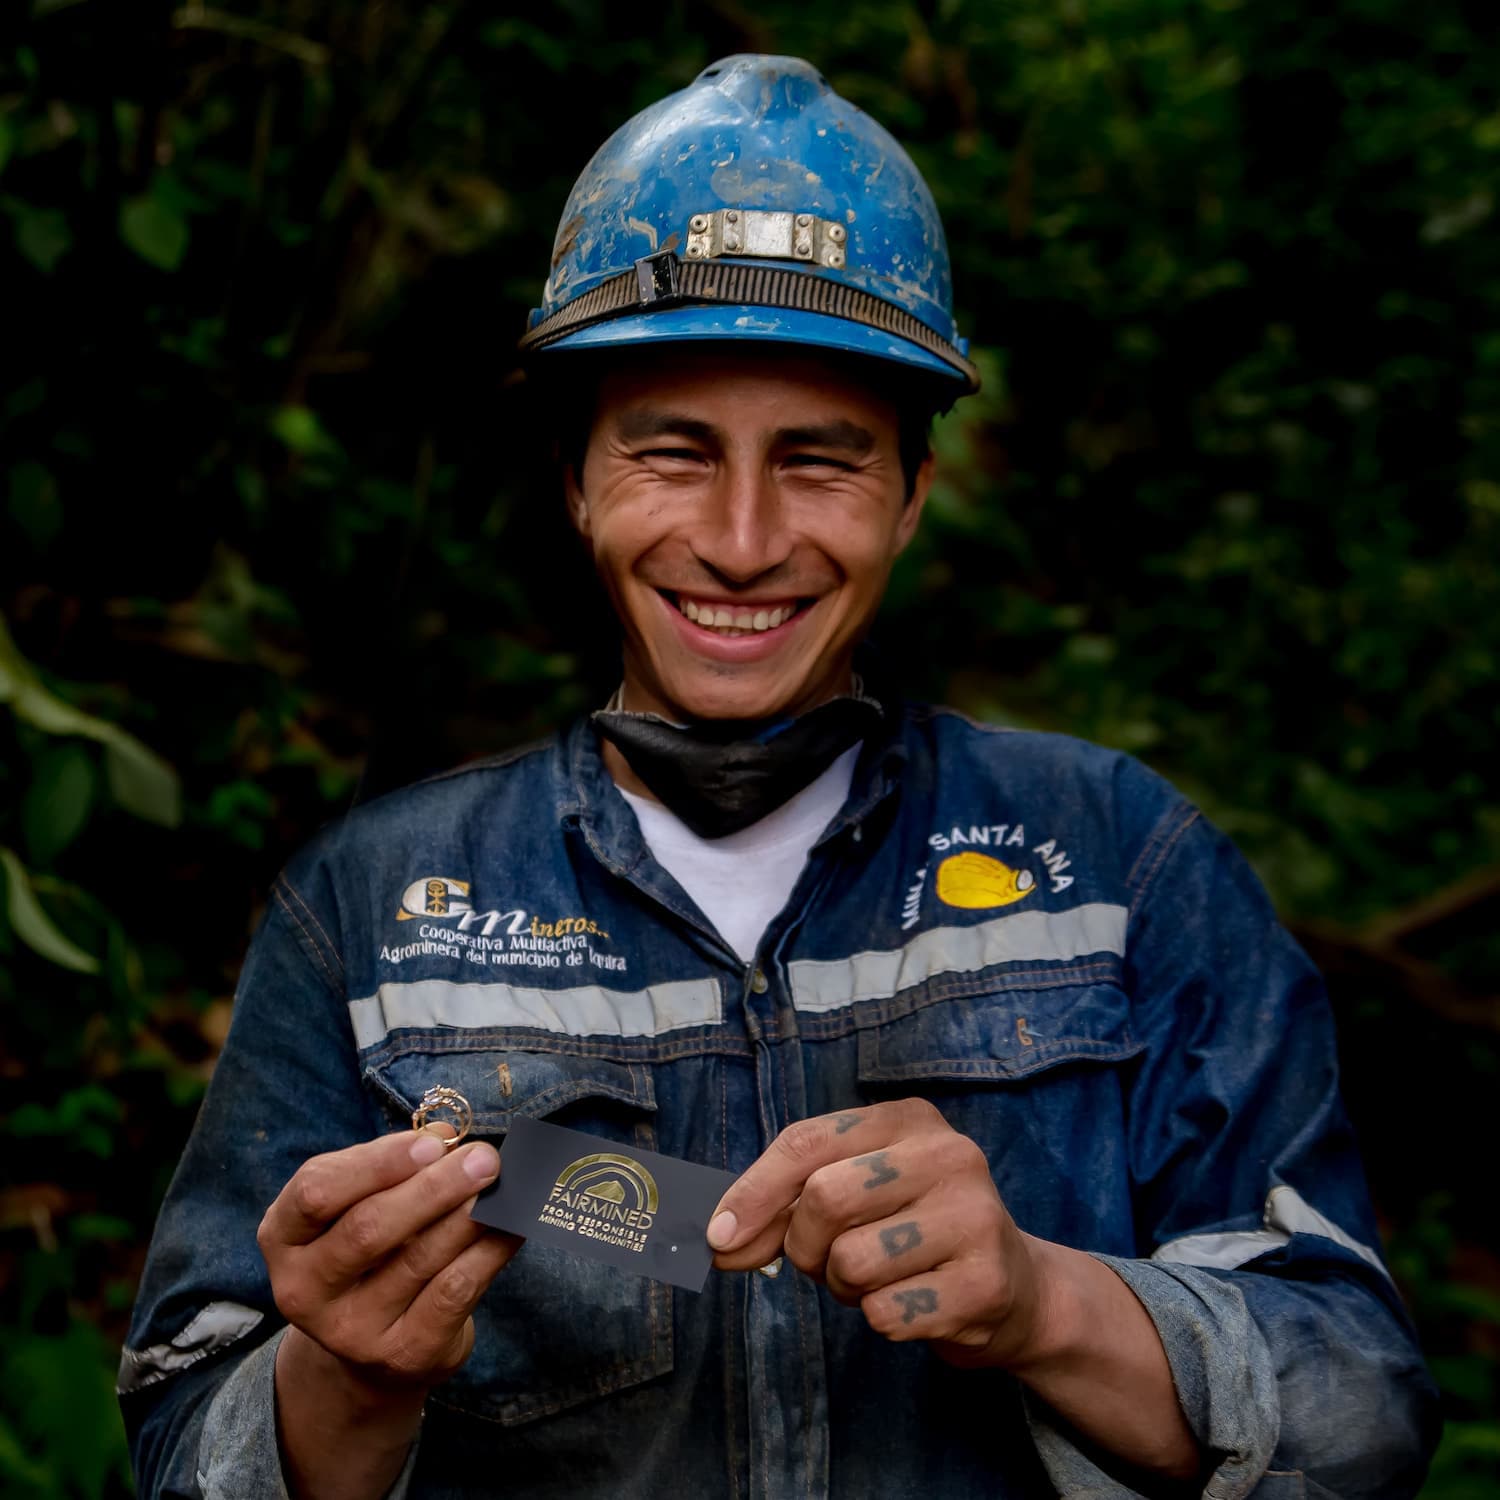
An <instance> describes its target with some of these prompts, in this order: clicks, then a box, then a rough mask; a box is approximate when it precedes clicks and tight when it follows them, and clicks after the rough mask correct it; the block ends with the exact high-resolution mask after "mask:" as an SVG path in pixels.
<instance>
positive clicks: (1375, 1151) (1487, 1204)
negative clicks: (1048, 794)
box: [0, 0, 1500, 1500]
mask: <svg viewBox="0 0 1500 1500" xmlns="http://www.w3.org/2000/svg"><path fill="white" fill-rule="evenodd" d="M25 9H26V7H25V5H24V4H19V5H14V6H12V7H11V11H12V14H10V15H8V16H7V17H6V19H7V21H12V20H18V21H20V22H21V23H22V24H21V33H20V35H19V37H17V36H16V35H15V33H14V32H12V33H11V35H12V41H10V42H5V43H4V44H3V46H4V50H3V52H0V309H3V313H4V317H3V323H0V424H3V426H0V627H4V628H0V872H3V873H0V885H3V892H4V895H3V901H0V1142H3V1144H4V1148H5V1150H4V1166H3V1169H0V1170H3V1176H0V1184H3V1185H0V1316H3V1331H0V1412H3V1415H0V1490H3V1492H4V1493H5V1494H7V1495H12V1494H13V1495H16V1496H18V1497H19V1496H26V1497H30V1496H36V1497H41V1496H46V1497H74V1496H77V1497H97V1496H101V1495H113V1494H121V1493H124V1492H125V1490H126V1488H127V1486H128V1476H127V1472H126V1463H125V1459H124V1456H123V1441H122V1437H121V1434H120V1429H119V1424H118V1419H117V1417H116V1415H115V1413H114V1409H113V1404H112V1396H111V1390H110V1388H111V1371H112V1366H113V1362H114V1358H115V1352H116V1350H117V1347H118V1344H119V1342H120V1339H121V1335H122V1331H123V1324H124V1318H125V1315H126V1312H127V1309H128V1306H129V1303H130V1300H131V1296H132V1293H133V1287H134V1280H135V1277H136V1275H137V1274H138V1270H139V1266H140V1263H141V1259H142V1256H143V1254H144V1247H145V1243H146V1239H147V1237H148V1234H149V1228H150V1224H151V1221H152V1217H153V1212H154V1206H155V1203H156V1201H157V1200H158V1198H159V1195H160V1194H161V1192H162V1191H163V1190H164V1188H165V1185H166V1181H167V1178H168V1176H169V1174H170V1171H171V1168H172V1164H173V1162H174V1160H175V1156H176V1153H177V1151H178V1150H179V1148H180V1145H181V1142H182V1140H183V1138H184V1136H185V1133H186V1131H187V1129H188V1126H189V1124H190V1121H191V1117H192V1111H193V1109H194V1106H195V1104H196V1101H197V1099H198V1098H199V1096H200V1094H201V1091H202V1088H203V1085H204V1082H205V1080H206V1078H207V1075H208V1073H209V1071H210V1069H211V1066H212V1060H213V1057H214V1055H215V1050H216V1047H217V1045H218V1043H219V1041H220V1039H221V1038H222V1035H223V1031H224V1026H225V1022H226V1016H227V1011H228V1007H229V998H228V997H229V995H230V994H231V991H232V988H233V983H234V975H235V970H236V967H237V964H238V960H239V958H240V956H241V954H242V952H243V949H244V945H245V943H246V941H247V938H248V934H249V932H250V930H251V928H252V925H253V922H254V920H255V917H256V915H257V912H258V909H259V905H260V902H261V901H262V899H263V896H264V892H265V890H266V888H267V886H268V884H269V881H270V879H271V877H272V875H273V874H274V872H275V870H276V868H277V867H278V865H279V864H280V862H281V861H282V860H283V859H284V858H285V857H286V856H287V854H288V853H289V852H290V851H291V849H292V848H294V847H295V846H296V845H297V844H298V843H299V842H300V841H301V840H302V839H303V838H304V837H305V836H306V835H307V834H308V833H309V832H311V830H312V829H313V828H314V827H316V826H317V825H318V824H319V823H320V822H321V821H323V820H325V819H326V818H328V817H330V816H333V815H336V814H337V813H338V812H339V811H340V810H341V809H343V808H345V807H347V806H348V805H349V803H350V801H351V799H353V798H354V797H356V796H359V795H369V794H371V793H372V792H374V791H378V790H381V789H384V788H386V787H389V786H392V785H395V784H397V783H399V782H401V781H403V780H406V779H409V778H410V777H412V776H415V775H419V774H421V773H423V772H425V771H428V770H432V769H435V768H437V767H439V766H441V765H443V764H447V763H451V762H452V761H455V760H457V759H460V758H463V757H465V756H468V755H472V754H475V753H479V752H483V751H487V750H490V749H493V748H495V747H497V746H499V745H502V744H505V743H509V742H512V741H515V740H518V739H521V738H524V737H529V736H531V735H533V734H534V733H536V732H537V731H538V730H539V729H542V728H544V727H546V726H548V725H550V724H551V723H554V722H556V721H557V720H558V719H560V718H561V717H563V716H566V715H568V714H571V713H573V712H575V711H577V710H578V709H580V708H582V707H584V706H585V705H588V704H591V703H593V702H595V701H598V698H599V697H600V696H601V695H602V693H603V692H604V691H605V690H607V687H608V685H609V681H610V672H611V661H610V652H609V649H608V646H607V643H608V621H607V617H605V616H604V615H603V614H602V613H601V606H600V605H599V603H598V602H597V601H596V600H595V599H594V598H593V596H592V595H591V594H590V592H589V588H588V583H587V580H586V579H585V578H584V577H583V575H582V573H581V571H580V567H579V560H578V558H577V556H576V555H575V550H574V548H573V547H572V546H571V545H570V543H569V541H568V538H567V537H566V535H565V534H564V531H563V529H562V526H561V524H560V521H559V518H558V516H557V513H556V506H555V503H554V497H553V494H552V489H551V486H550V484H549V481H548V479H547V476H546V473H545V469H544V467H543V466H542V464H541V462H540V456H539V455H538V454H537V453H536V452H535V444H534V441H533V439H532V437H531V430H532V429H531V427H530V425H529V424H528V423H527V421H526V419H525V412H524V404H523V403H521V402H520V401H519V400H518V399H517V397H516V393H515V391H514V390H513V389H512V388H511V387H512V385H513V382H512V377H511V355H510V350H511V346H512V344H513V341H514V339H515V337H516V334H517V332H518V330H519V329H520V327H521V326H522V323H523V319H524V314H525V310H526V308H527V307H528V306H530V305H531V304H532V303H533V302H534V301H535V300H536V299H537V296H538V292H539V287H540V283H541V280H542V277H543V274H544V272H545V268H546V264H547V259H548V253H549V249H550V242H551V236H552V230H553V227H554V224H555V222H556V216H557V213H558V210H559V208H560V206H561V204H562V201H563V198H564V196H565V194H566V192H567V189H568V187H569V186H570V185H571V181H572V178H573V176H574V175H575V174H576V172H577V171H578V170H579V168H581V166H582V165H583V163H584V162H585V161H586V160H587V158H588V156H589V155H590V153H591V152H592V150H593V149H594V147H595V146H596V145H597V144H598V143H599V142H600V141H601V140H602V139H603V137H604V136H605V134H607V133H608V131H609V130H611V129H613V128H614V126H615V125H617V124H618V123H619V122H620V121H621V120H622V119H623V118H624V117H625V116H626V115H627V114H628V113H630V112H631V111H632V110H633V109H635V108H637V107H640V106H642V105H644V104H645V103H647V102H649V101H651V100H652V99H654V98H656V97H657V96H659V95H660V94H661V93H662V92H664V91H665V90H666V89H668V88H669V87H673V86H677V85H680V84H682V83H685V82H687V81H688V80H689V79H691V78H692V76H693V75H694V74H695V73H696V72H697V71H698V70H699V69H700V68H701V67H702V66H703V65H704V64H706V63H707V62H708V61H710V60H711V59H712V58H714V57H715V56H718V55H722V54H724V53H728V52H733V51H739V50H772V51H776V50H780V51H787V52H794V53H799V54H802V55H806V56H808V57H811V58H812V59H814V60H815V61H816V62H817V63H818V64H819V65H820V66H821V67H822V68H823V69H824V71H825V72H826V73H827V74H828V76H829V78H830V79H831V80H832V81H833V83H834V84H835V86H836V87H838V88H839V89H840V90H841V91H842V92H843V93H845V94H846V95H847V96H849V97H850V98H852V99H854V100H856V101H857V102H859V103H861V104H862V105H864V106H865V107H867V108H868V109H869V110H871V111H872V112H873V113H874V114H875V115H876V116H877V117H879V118H880V119H882V120H883V121H884V122H885V123H887V124H888V125H889V126H890V127H891V128H892V129H893V130H894V131H895V132H896V133H897V135H898V136H900V137H901V138H902V139H903V140H905V141H906V142H908V143H909V144H910V146H911V148H912V150H913V152H914V154H915V155H916V156H917V158H918V160H919V162H920V163H921V165H922V166H923V168H924V170H925V171H926V172H927V175H928V179H929V181H930V182H931V183H932V185H933V187H934V189H935V191H936V193H937V196H938V198H939V200H940V203H941V205H942V207H943V210H944V214H945V217H946V220H947V222H948V225H949V230H950V237H951V239H952V241H953V248H954V254H955V260H956V280H957V285H958V289H959V300H960V304H961V308H962V313H963V324H964V326H965V328H966V330H967V331H968V332H969V333H971V334H972V336H973V338H974V340H975V343H976V346H977V348H978V350H979V351H980V357H981V359H982V361H983V363H984V367H985V371H986V375H987V384H986V389H985V392H984V394H983V395H982V396H981V397H980V398H978V399H977V400H975V401H972V402H969V403H967V404H966V405H965V406H964V407H963V408H961V410H960V412H959V413H958V414H957V415H956V416H954V417H953V418H951V419H949V420H947V421H946V422H944V423H943V424H942V425H941V427H940V429H939V434H938V444H939V449H940V453H941V456H942V458H943V459H944V461H945V464H946V471H945V477H944V478H943V480H942V482H941V485H940V487H939V489H938V491H937V493H936V495H935V498H934V503H933V505H932V507H931V515H930V521H929V522H928V524H927V525H926V527H925V530H924V532H923V535H922V536H921V538H920V540H919V542H918V544H917V546H916V547H915V548H914V549H913V551H912V553H911V555H910V556H909V557H908V558H907V559H906V560H905V561H904V562H903V565H902V568H901V571H900V573H899V576H898V579H897V581H896V586H895V589H894V592H893V596H892V598H891V601H890V607H889V609H888V612H887V616H886V622H885V625H884V627H883V633H882V634H883V640H884V644H885V649H886V651H887V653H888V654H889V655H890V656H891V657H892V658H893V660H894V662H895V664H896V665H897V666H898V667H899V668H900V670H902V671H903V672H905V673H906V675H907V677H908V679H909V680H910V682H911V684H912V687H913V690H914V691H916V692H919V693H925V694H929V695H933V696H939V697H945V698H947V699H949V700H950V701H953V700H956V701H958V702H960V703H963V704H964V705H966V706H968V707H970V708H973V709H976V710H978V711H979V712H982V713H985V714H988V715H990V716H992V717H995V718H999V719H1003V720H1009V721H1012V722H1024V723H1033V724H1039V725H1044V726H1047V727H1055V728H1062V729H1067V730H1070V731H1073V732H1076V733H1080V734H1084V735H1087V736H1090V737H1093V738H1095V739H1100V740H1104V741H1106V742H1109V743H1112V744H1117V745H1121V746H1124V747H1127V748H1129V749H1131V750H1133V751H1135V752H1136V753H1138V754H1141V755H1143V756H1144V757H1145V758H1146V759H1147V760H1149V761H1150V762H1151V763H1153V764H1154V765H1156V766H1158V767H1159V768H1160V769H1162V770H1163V771H1165V772H1166V773H1167V774H1169V775H1171V776H1173V777H1174V778H1175V779H1176V780H1177V781H1178V782H1179V783H1180V784H1182V785H1183V786H1184V787H1185V788H1186V789H1187V790H1189V792H1190V793H1191V794H1192V795H1194V796H1195V797H1197V798H1198V799H1199V800H1200V801H1201V802H1203V803H1204V805H1205V806H1206V807H1207V808H1208V809H1209V810H1210V812H1211V813H1212V814H1213V815H1214V816H1215V817H1216V818H1218V819H1219V820H1220V821H1221V822H1222V823H1223V824H1225V825H1226V826H1227V827H1228V828H1230V830H1231V831H1232V832H1233V833H1234V834H1235V835H1236V837H1238V838H1239V839H1240V841H1241V842H1242V844H1243V845H1244V846H1245V847H1246V848H1247V850H1248V851H1249V852H1250V853H1251V855H1252V857H1253V858H1254V859H1255V860H1256V862H1257V864H1258V866H1259V867H1260V869H1261V870H1262V872H1263V873H1264V875H1265V876H1266V878H1267V880H1268V881H1269V883H1270V884H1271V886H1272V889H1273V890H1274V892H1275V893H1276V895H1277V897H1278V899H1279V901H1280V903H1281V905H1282V908H1283V910H1284V911H1285V913H1286V914H1287V916H1288V917H1289V919H1290V920H1292V921H1293V922H1294V923H1295V924H1296V925H1297V926H1298V929H1299V931H1300V932H1301V934H1302V935H1303V936H1304V938H1305V939H1306V941H1307V942H1308V943H1309V945H1310V946H1311V947H1312V948H1313V950H1314V952H1315V953H1316V955H1317V956H1318V957H1319V958H1320V959H1321V960H1322V961H1323V962H1324V963H1325V965H1326V967H1327V968H1328V970H1329V973H1330V977H1331V980H1332V985H1333V993H1334V997H1335V1002H1336V1005H1337V1007H1338V1009H1339V1013H1340V1022H1341V1027H1342V1036H1343V1048H1344V1053H1345V1059H1344V1061H1345V1069H1346V1078H1347V1089H1348V1093H1349V1097H1350V1101H1351V1107H1352V1108H1353V1109H1354V1111H1355V1114H1356V1118H1357V1121H1358V1124H1359V1127H1360V1129H1361V1131H1362V1133H1363V1136H1364V1139H1365V1142H1366V1149H1367V1153H1368V1155H1369V1158H1370V1166H1371V1175H1372V1178H1373V1181H1374V1187H1375V1191H1376V1195H1377V1198H1378V1201H1379V1204H1380V1207H1381V1210H1382V1213H1383V1216H1384V1219H1385V1222H1386V1226H1387V1229H1388V1238H1389V1248H1390V1252H1391V1255H1392V1259H1393V1264H1394V1266H1395V1268H1396V1270H1397V1272H1398V1275H1399V1277H1400V1279H1401V1281H1402V1284H1403V1287H1404V1289H1405V1290H1406V1292H1407V1295H1408V1297H1409V1299H1410V1301H1411V1304H1412V1307H1413V1310H1414V1313H1415V1315H1416V1317H1417V1319H1418V1322H1419V1324H1420V1326H1421V1329H1422V1334H1423V1338H1424V1341H1425V1347H1426V1348H1427V1349H1428V1351H1429V1353H1430V1355H1431V1357H1432V1362H1433V1366H1434V1369H1435V1371H1436V1373H1437V1375H1438V1377H1439V1379H1440V1382H1441V1384H1442V1386H1443V1388H1444V1391H1445V1398H1446V1404H1447V1411H1448V1416H1449V1427H1448V1434H1447V1437H1446V1439H1445V1443H1444V1447H1443V1450H1442V1452H1441V1454H1440V1457H1439V1461H1438V1465H1437V1467H1436V1469H1435V1471H1434V1475H1433V1478H1432V1480H1431V1481H1430V1484H1429V1488H1428V1491H1427V1493H1428V1494H1430V1495H1432V1496H1436V1497H1441V1500H1460V1497H1469V1496H1475V1497H1477V1496H1480V1495H1482V1494H1493V1493H1495V1492H1496V1486H1497V1483H1500V1393H1497V1380H1500V1259H1497V1256H1496V1234H1495V1230H1496V1218H1497V1214H1496V1209H1495V1206H1494V1201H1493V1196H1494V1195H1493V1192H1492V1190H1491V1186H1490V1184H1491V1183H1492V1181H1493V1166H1492V1165H1491V1164H1487V1163H1485V1162H1484V1160H1483V1157H1484V1151H1483V1146H1482V1143H1483V1142H1484V1141H1485V1140H1486V1139H1492V1137H1493V1122H1492V1111H1491V1110H1490V1109H1489V1108H1488V1107H1487V1106H1488V1104H1489V1101H1490V1099H1491V1098H1492V1096H1493V1091H1494V1087H1495V1085H1496V1083H1497V1081H1500V1045H1497V1034H1500V999H1497V995H1500V943H1497V939H1496V931H1497V927H1500V923H1497V920H1496V918H1497V916H1500V876H1497V873H1496V872H1497V869H1500V789H1497V786H1496V780H1495V775H1494V768H1495V759H1496V757H1495V744H1496V733H1497V729H1500V702H1497V694H1496V687H1495V685H1496V665H1497V657H1500V624H1497V621H1500V612H1497V610H1496V608H1495V597H1496V584H1497V575H1500V545H1497V543H1500V316H1497V313H1500V237H1497V235H1496V233H1495V217H1494V210H1495V198H1494V193H1495V182H1496V172H1497V166H1500V99H1497V95H1496V93H1495V88H1494V80H1495V78H1496V77H1497V76H1500V38H1497V34H1496V29H1495V26H1494V16H1493V14H1492V7H1491V6H1490V5H1488V4H1485V3H1479V0H1428V3H1426V4H1424V5H1420V6H1418V5H1412V4H1404V3H1398V0H1329V3H1328V4H1325V5H1322V6H1319V7H1309V6H1308V5H1306V4H1305V3H1303V0H1298V3H1292V0H983V3H981V0H925V3H920V4H918V3H912V0H872V3H870V4H861V5H849V4H847V3H843V0H795V3H793V0H759V3H757V4H756V5H755V6H753V7H751V6H749V5H743V4H741V3H739V0H717V3H713V4H705V5H688V4H686V3H682V0H678V3H665V4H662V5H657V6H652V7H639V6H626V5H619V4H609V3H608V0H560V3H555V4H553V5H552V6H550V7H539V6H533V7H525V8H522V7H511V6H507V5H501V4H487V5H478V4H472V3H465V0H442V3H439V0H432V3H425V4H420V3H408V4H405V5H399V4H391V3H379V0H225V3H223V4H221V5H218V6H208V5H205V4H203V3H200V0H193V3H187V4H185V5H183V6H182V8H180V9H174V8H172V7H170V6H167V5H159V4H152V3H143V0H33V3H32V5H31V8H30V15H29V17H28V16H26V15H25V14H24V11H25ZM18 12H19V13H22V14H17V13H18ZM147 747H149V748H147Z"/></svg>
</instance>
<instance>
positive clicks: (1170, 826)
mask: <svg viewBox="0 0 1500 1500" xmlns="http://www.w3.org/2000/svg"><path fill="white" fill-rule="evenodd" d="M1202 816H1203V814H1202V813H1201V812H1199V810H1198V809H1197V808H1196V807H1194V806H1193V805H1192V804H1191V803H1189V802H1185V803H1182V804H1180V805H1179V806H1178V807H1175V808H1173V809H1172V811H1171V813H1169V814H1168V815H1167V816H1166V817H1165V818H1163V819H1162V822H1161V823H1159V824H1157V826H1156V828H1154V829H1153V830H1152V832H1151V837H1150V838H1149V839H1147V840H1146V843H1145V845H1144V847H1143V848H1142V849H1141V852H1140V853H1139V854H1138V855H1137V856H1136V860H1135V863H1134V864H1133V865H1132V866H1131V867H1130V873H1129V874H1128V875H1126V877H1125V888H1126V889H1127V890H1129V889H1130V887H1131V885H1132V884H1134V882H1135V880H1136V877H1137V876H1138V875H1139V876H1140V882H1141V883H1140V889H1139V890H1137V891H1136V892H1135V894H1134V896H1132V898H1131V901H1130V912H1131V915H1132V916H1133V915H1134V914H1135V912H1136V911H1137V909H1138V908H1139V907H1140V906H1141V904H1142V902H1144V901H1145V899H1146V897H1147V896H1148V895H1149V894H1150V892H1151V887H1152V885H1153V884H1154V883H1155V881H1156V877H1157V876H1158V875H1159V874H1160V873H1161V867H1162V866H1163V865H1164V864H1166V862H1167V860H1168V859H1169V858H1170V857H1171V854H1172V851H1173V850H1174V849H1176V847H1177V845H1178V844H1179V843H1180V842H1181V841H1182V836H1183V834H1185V833H1186V832H1187V831H1188V829H1189V828H1191V827H1192V826H1193V824H1194V823H1196V822H1198V820H1199V819H1200V818H1202ZM1174 819H1175V826H1174V822H1173V820H1174ZM1163 830H1164V831H1163ZM1148 859H1149V860H1150V866H1149V868H1147V869H1146V870H1145V871H1144V873H1142V866H1144V865H1145V864H1146V861H1147V860H1148Z"/></svg>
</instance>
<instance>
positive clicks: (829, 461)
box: [787, 453, 853, 472]
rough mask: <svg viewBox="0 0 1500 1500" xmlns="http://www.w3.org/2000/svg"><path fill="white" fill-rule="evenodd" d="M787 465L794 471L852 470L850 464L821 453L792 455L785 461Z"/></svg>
mask: <svg viewBox="0 0 1500 1500" xmlns="http://www.w3.org/2000/svg"><path fill="white" fill-rule="evenodd" d="M787 463H788V464H789V465H790V466H791V467H792V468H795V469H841V470H844V471H845V472H847V471H848V470H849V469H851V468H853V465H852V464H846V463H844V462H842V461H841V460H839V459H837V458H829V457H828V456H827V455H826V454H823V453H794V454H792V456H791V457H790V458H789V459H787Z"/></svg>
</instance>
